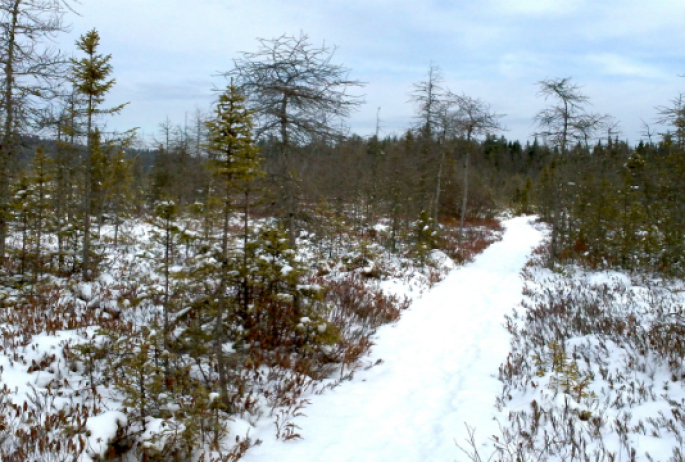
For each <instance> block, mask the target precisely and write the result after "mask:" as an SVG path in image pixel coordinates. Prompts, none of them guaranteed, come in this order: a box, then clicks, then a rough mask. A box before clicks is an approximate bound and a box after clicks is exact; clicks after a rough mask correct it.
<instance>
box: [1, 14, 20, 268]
mask: <svg viewBox="0 0 685 462" xmlns="http://www.w3.org/2000/svg"><path fill="white" fill-rule="evenodd" d="M20 3H21V2H20V0H15V1H14V4H13V7H12V12H11V19H10V21H11V25H10V27H9V34H8V36H7V39H6V40H7V57H6V61H5V69H4V70H5V72H4V74H5V76H4V77H5V89H4V90H5V94H4V101H3V110H4V112H5V121H4V122H5V123H4V127H3V129H4V133H3V137H2V145H1V146H0V162H2V165H0V169H2V171H0V264H2V263H3V262H4V261H5V253H6V240H7V215H8V213H9V210H7V207H8V202H9V183H10V182H9V169H10V158H11V156H12V149H13V147H14V93H13V91H12V89H13V86H14V77H15V76H14V57H15V53H16V30H17V24H18V21H19V4H20Z"/></svg>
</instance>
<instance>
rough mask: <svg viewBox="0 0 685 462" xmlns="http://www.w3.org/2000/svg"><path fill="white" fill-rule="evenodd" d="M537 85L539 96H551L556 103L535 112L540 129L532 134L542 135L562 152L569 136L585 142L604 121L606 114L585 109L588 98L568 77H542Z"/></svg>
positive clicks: (588, 101) (570, 138)
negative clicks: (543, 78) (593, 112)
mask: <svg viewBox="0 0 685 462" xmlns="http://www.w3.org/2000/svg"><path fill="white" fill-rule="evenodd" d="M538 85H539V86H540V90H539V91H538V96H542V97H543V98H544V99H545V101H546V100H548V99H550V98H551V99H552V100H554V101H555V103H554V104H552V105H551V106H549V107H547V108H545V109H543V110H541V111H540V112H538V113H537V114H536V116H535V121H536V122H537V124H538V126H539V127H540V131H539V132H536V133H535V136H543V137H545V138H546V139H547V140H548V141H551V143H552V145H553V146H556V147H558V148H559V149H560V150H561V152H562V153H565V152H566V151H567V150H568V144H569V142H570V141H571V140H576V141H579V142H580V141H585V142H588V141H589V139H590V138H591V137H592V134H593V132H594V131H595V130H596V129H598V128H600V127H602V126H603V123H604V122H605V121H606V119H607V116H604V115H599V114H592V113H588V112H587V111H586V110H585V108H586V106H587V105H588V104H590V100H589V98H588V97H587V95H584V94H583V93H581V92H580V88H581V87H580V85H577V84H574V83H573V82H571V78H570V77H564V78H555V79H545V80H541V81H539V82H538Z"/></svg>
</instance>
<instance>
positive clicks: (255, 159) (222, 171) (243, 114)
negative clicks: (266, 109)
mask: <svg viewBox="0 0 685 462" xmlns="http://www.w3.org/2000/svg"><path fill="white" fill-rule="evenodd" d="M207 128H208V131H209V135H208V143H207V148H208V150H209V151H210V152H211V153H212V154H213V155H212V157H211V159H210V161H209V163H208V166H209V169H210V172H211V173H212V176H213V177H214V179H215V187H216V190H215V195H216V197H217V201H218V202H219V203H220V204H221V215H222V226H221V255H220V259H219V260H220V263H221V266H220V268H221V274H220V275H219V281H220V282H219V288H218V291H219V294H218V298H217V300H218V301H217V302H216V319H215V326H214V327H215V331H214V354H215V356H216V360H217V366H218V372H219V381H220V385H221V392H222V399H223V401H224V402H225V403H226V404H228V371H227V366H226V362H225V359H224V354H223V351H222V344H223V342H224V341H225V337H226V333H225V331H224V322H225V320H226V316H227V315H228V314H229V313H228V312H229V309H230V307H231V306H235V302H236V301H237V300H235V299H234V300H233V301H231V300H230V295H229V294H230V291H229V285H230V284H231V282H232V278H231V274H232V271H231V269H232V268H235V267H236V266H242V267H243V268H242V269H243V270H242V271H240V270H239V271H238V273H239V274H240V275H241V277H240V279H241V280H240V281H237V282H238V283H239V284H240V289H239V292H242V299H243V307H244V308H246V307H247V304H248V303H249V296H248V282H247V277H248V274H247V271H246V269H245V266H246V263H247V248H246V243H247V236H248V225H249V216H248V214H249V194H250V191H251V189H252V188H251V184H252V183H253V182H254V181H255V180H256V179H257V178H258V177H259V176H260V175H261V171H260V168H259V166H260V158H259V150H258V148H257V146H256V145H255V144H254V142H253V140H252V112H251V111H249V110H248V109H247V108H246V107H245V96H243V95H242V94H241V93H240V92H239V91H238V89H237V88H236V87H235V86H233V85H230V86H229V87H228V89H227V90H226V91H225V92H224V93H223V94H221V95H220V97H219V101H218V103H217V107H216V117H215V118H214V119H213V120H211V121H209V122H207ZM237 194H242V195H243V196H244V213H243V224H244V227H245V230H244V237H243V258H242V259H240V260H241V262H240V263H242V264H241V265H240V264H239V265H235V262H229V260H230V258H231V256H230V255H229V250H230V248H229V234H230V230H229V221H230V216H231V212H232V211H233V209H234V208H235V205H234V198H235V196H236V195H237ZM231 263H232V264H231Z"/></svg>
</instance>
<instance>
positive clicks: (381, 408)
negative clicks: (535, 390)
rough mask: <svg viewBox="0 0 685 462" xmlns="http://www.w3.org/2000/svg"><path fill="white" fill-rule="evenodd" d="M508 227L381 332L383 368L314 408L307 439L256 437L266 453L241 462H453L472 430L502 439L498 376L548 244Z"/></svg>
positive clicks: (305, 420) (262, 431)
mask: <svg viewBox="0 0 685 462" xmlns="http://www.w3.org/2000/svg"><path fill="white" fill-rule="evenodd" d="M503 225H504V226H505V228H506V232H505V235H504V239H503V240H502V241H501V242H498V243H495V244H493V245H491V246H490V247H489V248H488V249H487V250H485V252H484V253H483V254H482V255H481V256H479V257H477V258H476V260H475V262H473V263H471V264H468V265H466V266H464V267H461V268H457V269H454V270H453V271H451V272H450V274H449V275H448V276H447V277H446V278H445V279H444V280H443V281H442V282H441V283H439V284H437V285H436V286H435V287H434V288H433V289H432V290H431V291H429V292H427V293H426V294H425V295H424V296H423V297H422V298H419V299H417V300H416V301H415V302H414V304H413V305H412V307H411V308H410V309H409V310H407V311H406V312H405V313H404V315H403V317H402V319H401V320H400V321H398V322H397V323H396V324H394V325H388V326H383V327H381V328H379V329H378V332H377V338H376V339H375V343H376V345H375V346H374V347H373V348H372V352H371V358H370V359H371V361H372V362H373V363H374V364H378V365H377V366H375V367H371V368H370V369H368V370H364V371H358V372H357V373H356V374H355V375H354V378H353V380H351V381H347V382H344V383H343V384H341V385H340V386H338V387H336V388H333V389H332V390H331V391H328V392H326V393H324V394H322V395H312V396H310V397H309V398H308V399H309V400H310V401H311V405H310V406H308V407H307V408H305V409H304V411H303V412H304V413H305V414H306V415H307V417H299V418H295V419H294V420H293V423H294V424H296V425H297V426H299V427H300V429H298V433H299V434H300V435H302V437H303V439H301V440H296V441H295V440H290V441H286V442H283V441H281V440H277V439H276V438H275V436H274V431H273V427H264V428H258V429H256V431H253V432H251V435H250V436H251V437H252V438H253V439H255V438H258V439H260V440H262V444H260V445H259V446H256V447H254V448H252V449H251V450H250V451H248V453H247V454H246V456H245V457H244V459H243V460H245V461H246V462H265V461H272V460H278V461H280V462H289V461H293V462H294V461H298V462H299V461H303V460H318V459H326V460H327V461H329V462H343V461H355V462H356V461H360V460H363V461H378V462H381V461H388V462H390V461H392V462H402V461H412V462H414V461H428V460H435V461H438V460H445V461H451V460H454V459H455V458H456V457H457V456H458V454H459V453H458V449H457V448H456V446H455V443H454V442H455V440H456V441H463V440H464V439H465V438H466V436H467V433H466V428H465V425H464V423H465V422H468V423H469V425H471V426H475V427H476V428H477V430H478V433H479V434H481V435H492V434H495V433H496V432H497V428H498V427H497V423H496V422H495V421H494V420H493V417H494V415H495V412H496V411H495V409H494V407H493V404H494V398H495V396H496V395H497V394H498V392H499V390H500V388H501V383H500V382H499V381H498V380H497V379H496V378H495V377H494V375H495V374H496V373H497V370H498V367H499V365H500V363H501V362H502V360H503V359H505V358H506V355H507V352H508V351H509V336H508V334H507V332H506V330H505V329H504V327H503V326H502V323H503V319H504V316H505V314H508V313H509V312H510V311H511V309H512V308H513V307H514V306H515V305H516V304H517V303H518V302H520V300H521V290H522V286H523V282H522V280H521V277H520V276H519V272H520V270H521V269H522V268H523V266H524V265H525V263H526V261H527V259H528V257H529V254H530V252H531V249H532V248H533V247H535V246H536V245H537V244H538V243H539V242H540V240H541V233H540V232H539V231H536V230H535V229H533V227H532V226H531V225H530V224H529V219H528V218H525V217H523V218H514V219H511V220H508V221H505V222H504V223H503ZM233 430H234V431H235V429H233Z"/></svg>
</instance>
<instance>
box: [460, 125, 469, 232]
mask: <svg viewBox="0 0 685 462" xmlns="http://www.w3.org/2000/svg"><path fill="white" fill-rule="evenodd" d="M466 141H467V146H466V158H464V197H463V199H462V201H461V216H460V217H459V236H460V238H461V237H463V236H464V218H465V217H466V205H467V203H468V194H469V157H470V155H471V133H469V134H468V136H467V138H466Z"/></svg>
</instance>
